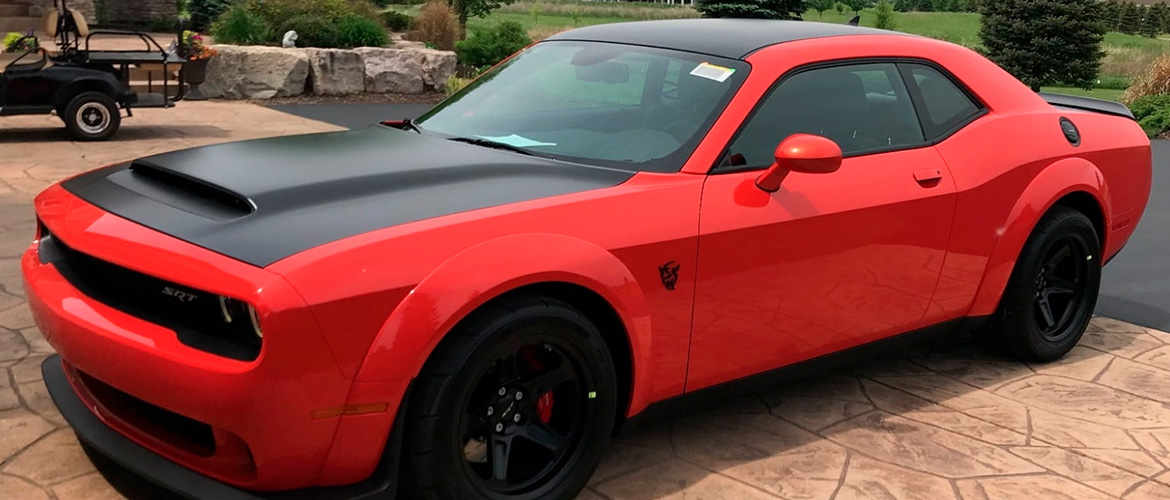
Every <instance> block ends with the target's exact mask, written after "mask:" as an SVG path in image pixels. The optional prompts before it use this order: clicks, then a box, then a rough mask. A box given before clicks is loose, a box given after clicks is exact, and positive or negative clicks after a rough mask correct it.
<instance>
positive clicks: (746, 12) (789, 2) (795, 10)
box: [695, 0, 805, 19]
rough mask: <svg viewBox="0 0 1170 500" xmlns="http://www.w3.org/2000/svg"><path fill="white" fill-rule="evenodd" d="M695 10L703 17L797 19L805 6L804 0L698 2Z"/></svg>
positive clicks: (720, 0) (712, 0)
mask: <svg viewBox="0 0 1170 500" xmlns="http://www.w3.org/2000/svg"><path fill="white" fill-rule="evenodd" d="M695 9H697V10H698V11H699V12H702V13H703V17H746V18H753V19H797V18H799V17H800V13H801V12H804V10H805V5H804V0H697V1H696V2H695Z"/></svg>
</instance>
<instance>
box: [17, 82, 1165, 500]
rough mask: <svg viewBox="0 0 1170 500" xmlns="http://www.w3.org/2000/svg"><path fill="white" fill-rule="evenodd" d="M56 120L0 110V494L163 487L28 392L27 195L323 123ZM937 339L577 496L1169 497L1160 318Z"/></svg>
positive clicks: (655, 446)
mask: <svg viewBox="0 0 1170 500" xmlns="http://www.w3.org/2000/svg"><path fill="white" fill-rule="evenodd" d="M58 125H59V124H58V123H52V122H50V119H48V118H41V117H34V118H17V119H13V118H8V119H4V120H0V369H2V370H3V372H2V373H0V498H4V499H19V500H24V499H28V500H35V499H46V498H56V499H59V500H72V499H106V498H122V496H123V495H127V496H129V497H131V498H134V499H157V498H166V497H167V495H166V494H165V493H164V492H161V491H160V490H158V489H155V488H153V487H151V486H149V485H148V484H147V483H146V482H145V481H142V480H141V479H138V478H135V477H133V476H129V475H127V474H126V473H125V472H124V471H122V470H121V469H119V468H118V467H116V466H112V465H110V464H108V463H106V462H102V461H100V460H99V461H98V464H99V467H97V468H95V466H94V465H93V463H92V462H91V461H90V460H89V459H88V458H87V457H86V455H85V454H84V453H83V451H82V450H81V448H80V447H79V446H78V444H77V441H76V439H75V438H74V436H73V434H72V432H71V431H70V430H69V428H68V427H67V426H66V425H65V424H64V422H63V421H62V420H61V416H60V415H59V414H58V413H57V412H56V411H55V410H54V408H53V405H52V403H51V402H50V401H49V399H48V397H47V395H46V394H45V390H44V386H43V384H42V382H41V381H40V371H39V369H38V367H39V364H40V361H41V360H42V359H43V358H44V357H45V356H46V355H47V354H49V353H50V352H51V349H50V347H49V346H48V345H47V344H46V343H45V342H44V340H43V339H42V338H41V335H40V333H39V332H38V331H37V330H36V328H35V327H34V326H33V323H32V320H31V318H30V317H29V314H28V312H27V310H26V307H25V304H24V299H23V292H22V290H21V285H20V278H19V274H18V272H19V271H18V265H17V260H18V255H19V254H20V252H21V251H22V250H23V249H24V248H25V246H26V245H27V244H28V241H29V239H30V237H31V235H32V232H33V219H32V211H31V208H30V200H31V198H32V196H33V195H34V194H35V193H36V192H38V191H39V190H41V189H42V188H44V187H45V186H47V185H48V184H49V183H51V182H53V181H56V180H58V179H61V178H63V177H65V176H67V175H70V174H73V173H76V172H79V171H81V170H84V169H88V168H91V167H96V166H99V165H102V164H105V163H110V162H114V161H117V160H125V159H129V158H132V157H136V156H141V155H144V154H149V153H156V152H162V151H167V150H172V149H177V148H182V147H187V146H193V145H198V144H207V143H213V142H222V141H228V140H236V139H245V138H251V137H263V136H272V135H282V134H297V133H307V132H313V131H321V130H332V129H334V127H333V126H330V125H326V124H323V123H319V122H313V121H309V120H306V119H300V118H295V117H291V116H289V115H284V114H281V113H279V112H276V111H272V110H268V109H264V108H259V107H255V106H250V105H245V104H235V103H215V102H212V103H184V105H183V108H182V110H181V111H180V110H174V111H169V112H168V111H154V112H151V110H146V111H142V112H140V113H138V116H136V117H135V118H133V119H131V120H128V121H127V122H126V125H127V127H126V128H125V129H124V130H123V131H122V135H121V137H120V139H119V140H118V141H116V142H110V143H103V144H75V143H70V142H65V141H62V140H61V139H60V138H61V137H62V132H61V131H59V130H58V129H57V126H58ZM46 126H47V127H49V128H39V127H46ZM951 342H953V343H950V344H947V345H936V346H932V347H929V348H922V349H920V350H917V351H915V352H912V353H906V354H905V355H904V357H900V358H891V359H884V360H878V361H874V362H871V363H868V364H865V365H860V366H856V367H853V368H850V369H848V370H843V371H841V372H838V373H836V374H832V375H826V376H820V377H816V378H813V379H810V380H805V381H802V382H796V383H791V384H788V385H784V386H781V387H777V388H774V389H771V390H768V391H766V392H762V393H755V394H751V395H748V396H742V397H737V398H732V399H727V400H725V401H722V402H720V403H718V404H715V405H711V406H709V407H707V409H706V410H704V411H703V412H701V413H694V414H687V415H677V416H676V417H675V418H673V419H669V420H661V421H658V422H653V423H651V424H649V425H646V426H644V427H643V428H642V429H641V430H638V431H636V432H633V433H632V434H630V435H626V436H622V437H620V438H618V439H617V440H616V442H615V443H614V444H613V446H612V449H611V451H610V453H609V455H608V457H607V458H606V459H605V461H604V463H603V464H602V466H601V468H600V469H599V470H598V471H597V474H596V475H595V477H594V478H593V480H592V481H591V482H590V484H589V487H588V490H587V491H586V492H585V493H584V494H583V495H582V497H581V498H583V499H597V498H610V499H644V500H648V499H659V498H678V499H682V498H688V499H773V498H784V499H791V500H797V499H836V500H846V499H851V500H852V499H869V498H872V499H906V500H912V499H913V500H944V499H955V500H959V499H961V500H984V499H986V500H995V499H1020V498H1026V499H1028V500H1039V499H1048V498H1052V499H1068V500H1094V499H1108V498H1124V499H1126V500H1140V499H1163V500H1165V499H1170V335H1168V334H1166V333H1163V332H1159V331H1154V330H1149V329H1146V328H1142V327H1138V326H1134V325H1131V324H1127V323H1123V322H1119V321H1115V320H1110V319H1104V318H1097V319H1095V320H1094V322H1093V324H1092V326H1091V327H1090V331H1089V333H1088V334H1087V335H1086V337H1085V339H1084V341H1083V342H1082V344H1081V346H1080V347H1078V348H1077V349H1076V350H1074V351H1073V353H1072V354H1071V355H1070V356H1069V357H1068V358H1067V359H1066V360H1064V361H1061V362H1059V363H1053V364H1047V365H1028V364H1023V363H1019V362H1017V361H1013V360H1010V359H1003V358H1000V357H997V356H995V355H993V354H990V353H987V352H985V351H983V350H982V349H980V348H979V347H977V346H974V345H971V344H969V343H965V342H963V341H962V340H954V341H951ZM111 482H112V483H114V484H115V485H116V486H111Z"/></svg>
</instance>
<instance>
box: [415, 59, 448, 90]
mask: <svg viewBox="0 0 1170 500" xmlns="http://www.w3.org/2000/svg"><path fill="white" fill-rule="evenodd" d="M417 50H418V53H419V55H420V56H421V57H422V69H423V83H424V84H426V86H427V89H429V90H443V87H444V86H446V85H447V79H448V78H451V75H454V74H455V53H454V52H448V51H446V50H434V49H417Z"/></svg>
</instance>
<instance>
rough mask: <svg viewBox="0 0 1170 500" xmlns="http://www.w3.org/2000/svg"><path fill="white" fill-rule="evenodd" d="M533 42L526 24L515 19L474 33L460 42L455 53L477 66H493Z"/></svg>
mask: <svg viewBox="0 0 1170 500" xmlns="http://www.w3.org/2000/svg"><path fill="white" fill-rule="evenodd" d="M531 43H532V39H531V38H529V37H528V33H527V32H526V31H524V26H522V25H521V24H520V23H517V22H515V21H504V22H502V23H500V24H497V25H495V26H492V27H490V28H487V29H482V30H479V31H476V32H475V33H473V34H472V35H471V36H470V37H469V38H468V39H467V40H464V41H462V42H459V45H457V46H456V47H455V53H456V54H457V55H458V56H459V62H460V63H463V64H467V65H471V66H475V67H483V66H493V65H495V64H496V63H498V62H500V61H503V60H504V59H506V58H507V57H508V56H510V55H512V54H515V53H516V52H517V51H519V50H520V49H523V48H524V47H527V46H528V45H529V44H531Z"/></svg>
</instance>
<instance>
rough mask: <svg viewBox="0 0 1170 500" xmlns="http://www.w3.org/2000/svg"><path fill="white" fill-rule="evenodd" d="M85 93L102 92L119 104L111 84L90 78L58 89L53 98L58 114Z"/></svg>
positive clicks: (115, 90)
mask: <svg viewBox="0 0 1170 500" xmlns="http://www.w3.org/2000/svg"><path fill="white" fill-rule="evenodd" d="M84 92H100V93H102V94H105V95H106V96H107V97H109V98H110V99H113V100H114V102H115V103H117V102H118V93H117V89H116V88H115V87H114V86H113V85H112V84H111V83H110V82H107V81H105V80H103V79H101V78H94V77H89V78H81V79H78V80H75V81H73V82H70V83H69V85H66V86H64V87H61V88H60V89H58V90H57V94H56V95H55V96H54V97H53V106H54V107H55V108H56V109H57V110H58V113H61V112H63V111H64V109H65V107H66V106H68V105H69V102H70V101H72V100H73V98H74V97H77V96H78V95H81V94H82V93H84ZM119 104H120V103H119Z"/></svg>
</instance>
